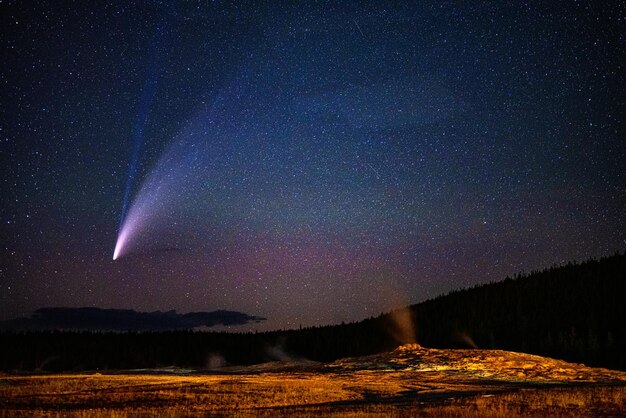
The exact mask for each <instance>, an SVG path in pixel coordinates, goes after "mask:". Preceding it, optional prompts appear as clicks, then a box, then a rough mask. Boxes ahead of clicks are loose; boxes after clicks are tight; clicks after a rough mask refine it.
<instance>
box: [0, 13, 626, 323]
mask: <svg viewBox="0 0 626 418" xmlns="http://www.w3.org/2000/svg"><path fill="white" fill-rule="evenodd" d="M0 16H1V17H0V19H1V20H2V26H1V27H2V28H3V29H2V32H1V38H0V39H1V44H0V45H1V46H0V48H1V51H2V62H3V63H4V64H3V66H2V67H1V68H0V95H1V97H2V101H1V105H0V106H1V109H2V110H1V112H2V119H1V120H2V122H1V131H0V135H1V141H2V143H1V150H2V152H1V155H2V166H3V168H4V170H3V173H4V174H3V179H2V183H1V185H0V187H1V190H0V192H1V195H2V205H1V216H2V217H1V226H0V228H1V229H0V237H1V244H2V245H1V250H2V260H1V261H0V316H1V317H2V318H9V317H14V316H16V315H20V314H27V313H29V312H31V311H33V310H35V309H37V308H40V307H49V306H76V307H78V306H97V307H102V308H130V309H135V310H139V311H154V310H170V309H176V310H178V311H179V312H189V311H210V310H213V309H231V310H237V311H241V312H246V313H248V314H251V315H261V316H264V317H267V318H268V321H266V322H264V323H262V324H260V325H255V326H259V327H265V328H285V327H297V326H298V325H300V324H301V325H317V324H327V323H337V322H341V321H352V320H359V319H362V318H365V317H369V316H371V315H377V314H378V313H380V312H382V311H386V310H388V309H391V308H394V307H398V306H403V305H405V304H408V303H416V302H419V301H422V300H424V299H427V298H430V297H434V296H437V295H439V294H442V293H445V292H448V291H450V290H452V289H456V288H459V287H464V286H471V285H474V284H477V283H483V282H487V281H495V280H500V279H503V278H504V277H506V276H507V275H509V276H511V275H513V274H516V273H518V272H522V271H527V272H528V271H530V270H534V269H540V268H544V267H549V266H551V265H553V264H558V263H564V262H568V261H574V260H583V259H586V258H588V257H591V256H595V257H597V256H602V255H608V254H612V253H613V252H615V251H623V249H624V246H625V243H626V241H625V240H626V222H625V221H624V219H626V218H625V209H626V174H625V170H624V167H626V164H625V163H626V136H625V132H624V91H626V89H625V87H626V86H625V85H624V79H625V77H624V64H623V58H622V57H623V56H626V54H625V52H626V51H624V49H625V47H626V39H625V35H624V34H625V33H626V31H625V30H624V29H625V25H626V21H625V18H626V10H625V7H624V5H623V3H620V2H616V3H612V2H602V3H594V2H567V3H562V4H561V3H559V4H556V3H555V4H552V3H550V4H545V2H527V3H523V4H522V3H520V4H515V5H506V6H505V5H502V4H498V3H489V2H485V3H475V2H467V3H464V2H455V3H450V4H445V3H440V2H432V3H423V4H422V3H420V4H413V3H412V2H408V3H406V4H393V5H391V4H386V3H385V2H383V3H380V4H378V3H377V4H357V3H354V4H353V3H343V2H342V3H335V2H315V3H313V2H307V3H304V4H299V5H291V4H282V3H281V4H279V3H276V4H274V3H273V2H267V3H259V2H251V3H234V4H231V3H226V2H225V3H219V2H217V3H212V4H204V3H203V2H198V3H195V2H184V3H178V2H172V3H169V2H165V3H161V2H128V3H120V4H118V3H117V2H112V3H101V4H97V5H94V4H88V3H81V2H76V3H71V2H70V3H64V4H46V3H40V2H2V3H0ZM138 144H139V145H138ZM134 150H137V151H136V152H135V151H134ZM127 184H128V185H129V186H128V187H129V192H128V200H127V201H128V205H127V209H123V208H124V207H125V206H124V202H125V201H126V200H125V198H124V196H125V187H126V186H127ZM120 217H122V218H123V220H124V221H123V222H122V226H121V229H120ZM125 226H126V229H125ZM125 230H126V231H127V232H128V234H127V235H128V242H127V244H125V247H124V249H123V250H122V254H121V256H120V257H119V258H118V259H117V260H115V261H113V260H112V257H111V256H112V254H113V249H114V248H115V246H116V242H117V241H118V233H120V232H121V231H125ZM0 319H1V318H0Z"/></svg>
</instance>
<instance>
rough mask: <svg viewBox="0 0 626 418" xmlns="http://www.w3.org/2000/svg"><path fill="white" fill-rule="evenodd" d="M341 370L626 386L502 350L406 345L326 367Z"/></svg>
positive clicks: (623, 375)
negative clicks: (404, 372) (387, 351)
mask: <svg viewBox="0 0 626 418" xmlns="http://www.w3.org/2000/svg"><path fill="white" fill-rule="evenodd" d="M326 367H327V368H329V369H331V370H333V371H339V370H350V371H355V370H389V371H416V372H441V373H445V374H449V375H452V374H453V375H455V377H458V378H461V377H466V378H468V379H475V378H481V379H494V380H506V381H534V382H546V383H557V382H572V381H578V382H605V383H611V382H615V383H618V382H621V383H623V382H626V372H620V371H614V370H608V369H600V368H591V367H587V366H585V365H584V364H575V363H568V362H566V361H563V360H555V359H551V358H547V357H541V356H536V355H532V354H524V353H515V352H511V351H503V350H480V349H433V348H425V347H422V346H420V345H419V344H407V345H403V346H400V347H398V348H397V349H395V350H394V351H391V352H389V353H382V354H376V355H372V356H365V357H357V358H346V359H341V360H337V361H335V362H333V363H331V364H329V365H327V366H326Z"/></svg>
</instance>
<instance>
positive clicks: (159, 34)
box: [118, 26, 163, 232]
mask: <svg viewBox="0 0 626 418" xmlns="http://www.w3.org/2000/svg"><path fill="white" fill-rule="evenodd" d="M162 43H163V29H162V28H161V27H160V26H157V27H156V33H155V36H154V39H153V42H152V46H151V48H150V56H151V62H150V66H149V67H148V72H147V74H146V81H145V84H144V86H143V90H142V92H141V97H140V99H139V106H138V108H137V117H136V119H135V124H134V127H133V151H132V154H131V159H130V165H129V168H128V177H127V178H126V186H125V188H124V200H123V203H122V212H121V214H120V223H119V227H118V232H119V231H120V230H121V229H122V225H123V224H124V219H125V218H126V213H127V211H128V206H129V204H130V198H131V194H132V191H133V185H134V183H135V176H136V174H137V168H138V166H139V157H140V156H141V148H142V145H143V140H144V131H145V128H146V126H147V125H148V121H149V117H150V110H151V109H152V103H153V102H154V96H155V93H156V88H157V84H158V81H159V75H160V72H161V71H160V65H159V64H160V62H159V61H160V58H161V57H160V51H161V50H162V48H160V47H161V46H162V45H161V44H162Z"/></svg>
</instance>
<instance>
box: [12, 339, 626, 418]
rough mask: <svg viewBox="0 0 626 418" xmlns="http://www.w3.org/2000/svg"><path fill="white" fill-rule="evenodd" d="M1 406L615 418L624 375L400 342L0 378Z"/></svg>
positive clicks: (625, 397)
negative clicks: (314, 358)
mask: <svg viewBox="0 0 626 418" xmlns="http://www.w3.org/2000/svg"><path fill="white" fill-rule="evenodd" d="M152 373H160V374H152ZM0 408H1V409H0V415H3V416H20V415H21V416H32V415H46V416H50V415H59V416H61V415H63V416H65V415H68V414H72V415H75V416H94V415H98V414H101V413H106V414H108V415H111V414H113V415H115V414H119V415H126V414H134V413H138V414H144V413H145V414H159V415H179V414H195V413H197V414H202V413H226V414H239V415H267V416H270V415H275V414H277V413H280V414H295V415H299V416H303V415H304V416H307V415H309V416H314V415H315V416H317V415H319V414H338V415H341V416H367V415H377V414H384V415H392V416H393V415H406V414H416V413H421V414H423V415H424V416H435V417H444V416H485V415H486V416H503V417H504V416H529V415H535V416H546V415H550V416H572V417H573V416H597V415H604V416H611V415H612V416H620V415H622V414H623V413H624V411H626V373H624V372H617V371H612V370H606V369H596V368H589V367H586V366H583V365H578V364H571V363H567V362H564V361H559V360H552V359H547V358H543V357H539V356H533V355H528V354H521V353H512V352H506V351H499V350H435V349H425V348H422V347H420V346H418V345H406V346H402V347H400V348H398V349H396V350H395V351H393V352H391V353H385V354H380V355H374V356H367V357H360V358H350V359H342V360H338V361H336V362H334V363H330V364H321V363H315V362H306V361H303V362H276V363H267V364H263V365H257V366H251V367H246V368H243V367H241V368H234V367H231V368H222V369H217V370H215V371H211V372H199V371H189V370H176V369H168V370H161V371H141V372H138V371H135V372H133V373H130V372H129V373H124V374H98V373H96V374H63V375H34V376H14V375H3V376H1V377H0Z"/></svg>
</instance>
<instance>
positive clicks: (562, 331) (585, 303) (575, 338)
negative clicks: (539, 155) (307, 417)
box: [0, 253, 626, 371]
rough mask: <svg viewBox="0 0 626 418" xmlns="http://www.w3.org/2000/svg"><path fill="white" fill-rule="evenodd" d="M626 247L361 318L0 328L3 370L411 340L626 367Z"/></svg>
mask: <svg viewBox="0 0 626 418" xmlns="http://www.w3.org/2000/svg"><path fill="white" fill-rule="evenodd" d="M625 296H626V253H625V254H616V255H614V256H610V257H606V258H602V259H600V260H595V259H591V260H588V261H585V262H583V263H580V264H575V263H568V264H567V265H563V266H558V267H552V268H549V269H546V270H543V271H540V272H532V273H530V274H527V275H517V276H515V277H513V278H506V279H505V280H503V281H501V282H496V283H489V284H484V285H480V286H475V287H472V288H469V289H463V290H457V291H453V292H451V293H449V294H447V295H444V296H440V297H437V298H435V299H431V300H428V301H425V302H422V303H419V304H416V305H412V306H409V307H406V308H403V309H399V310H396V311H393V312H390V313H386V314H382V315H380V316H378V317H372V318H369V319H366V320H363V321H360V322H355V323H349V324H341V325H332V326H321V327H309V328H303V329H299V330H280V331H272V332H263V333H226V332H200V331H191V330H189V331H171V332H124V333H109V332H68V331H43V332H17V331H3V332H2V333H0V342H1V344H0V369H1V370H5V371H81V370H117V369H141V368H159V367H167V366H176V367H189V368H194V369H197V368H200V369H205V368H211V367H215V366H220V365H227V364H229V365H249V364H256V363H261V362H265V361H271V360H284V359H309V360H317V361H332V360H335V359H338V358H342V357H348V356H361V355H368V354H375V353H379V352H383V351H388V350H391V349H393V348H395V347H397V346H398V345H400V344H402V343H406V342H418V343H419V344H421V345H423V346H426V347H437V348H469V347H478V348H489V349H504V350H512V351H519V352H525V353H531V354H538V355H543V356H549V357H554V358H560V359H564V360H568V361H574V362H580V363H585V364H587V365H590V366H601V367H607V368H613V369H620V370H626V332H625V330H626V327H624V324H623V322H624V320H625V319H626V304H625V303H624V297H625Z"/></svg>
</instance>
